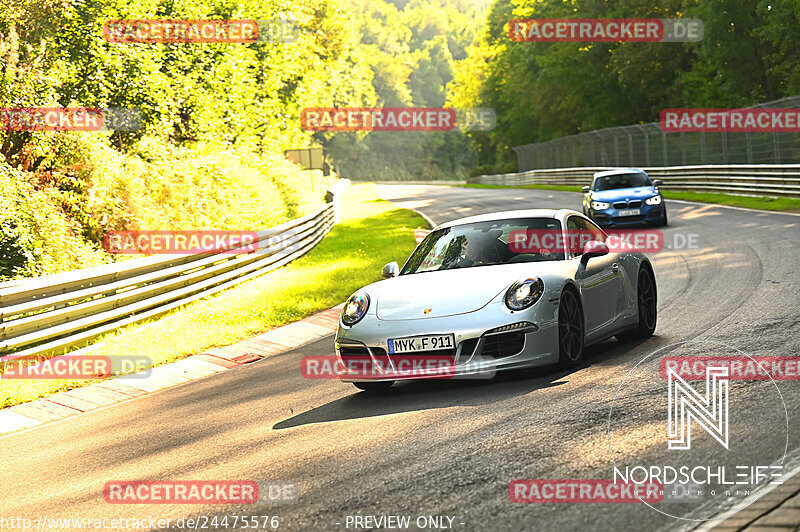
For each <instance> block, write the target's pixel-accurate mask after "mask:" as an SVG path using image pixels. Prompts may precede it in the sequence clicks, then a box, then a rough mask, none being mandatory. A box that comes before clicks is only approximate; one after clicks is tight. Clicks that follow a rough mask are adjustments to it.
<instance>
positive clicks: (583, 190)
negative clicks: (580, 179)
mask: <svg viewBox="0 0 800 532" xmlns="http://www.w3.org/2000/svg"><path fill="white" fill-rule="evenodd" d="M581 192H584V193H585V192H589V187H588V186H585V187H581Z"/></svg>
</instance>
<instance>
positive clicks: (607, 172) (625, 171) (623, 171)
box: [592, 168, 647, 179]
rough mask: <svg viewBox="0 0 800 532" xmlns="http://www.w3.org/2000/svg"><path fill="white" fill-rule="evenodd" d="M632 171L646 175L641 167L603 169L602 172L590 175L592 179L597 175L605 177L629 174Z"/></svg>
mask: <svg viewBox="0 0 800 532" xmlns="http://www.w3.org/2000/svg"><path fill="white" fill-rule="evenodd" d="M632 172H635V173H637V174H644V175H647V172H645V171H644V170H642V169H641V168H617V169H615V170H603V171H602V172H595V173H594V175H593V176H592V179H596V178H598V177H605V176H608V175H616V174H630V173H632Z"/></svg>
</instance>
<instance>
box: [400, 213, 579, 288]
mask: <svg viewBox="0 0 800 532" xmlns="http://www.w3.org/2000/svg"><path fill="white" fill-rule="evenodd" d="M560 229H561V223H560V222H559V221H558V220H555V219H553V218H523V219H514V220H492V221H488V222H476V223H470V224H463V225H456V226H453V227H446V228H443V229H439V230H437V231H433V232H432V233H431V234H429V235H428V236H427V237H426V238H425V240H423V241H422V242H421V243H420V245H419V246H417V249H415V250H414V253H412V254H411V257H409V259H408V261H407V262H406V264H405V266H403V269H402V270H401V272H400V275H405V274H410V273H421V272H427V271H434V270H452V269H457V268H471V267H476V266H492V265H497V264H512V263H518V262H539V261H550V260H564V253H563V252H561V253H559V252H553V251H552V250H547V249H537V250H533V249H527V248H526V249H521V248H519V249H517V248H515V247H514V246H509V241H510V240H512V239H513V238H515V235H519V234H530V232H531V231H542V230H544V231H547V232H555V231H558V230H560ZM528 251H536V252H531V253H529V252H528Z"/></svg>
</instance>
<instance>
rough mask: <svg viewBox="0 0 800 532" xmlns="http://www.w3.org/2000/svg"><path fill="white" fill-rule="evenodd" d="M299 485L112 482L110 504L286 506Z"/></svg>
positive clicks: (106, 494)
mask: <svg viewBox="0 0 800 532" xmlns="http://www.w3.org/2000/svg"><path fill="white" fill-rule="evenodd" d="M299 495H300V491H299V489H298V486H297V484H296V483H295V482H275V481H269V482H256V481H254V480H111V481H109V482H106V483H105V485H104V486H103V498H104V499H105V501H106V502H107V503H109V504H255V503H260V504H285V503H293V502H295V501H296V500H297V499H298V497H299Z"/></svg>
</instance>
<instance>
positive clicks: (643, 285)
mask: <svg viewBox="0 0 800 532" xmlns="http://www.w3.org/2000/svg"><path fill="white" fill-rule="evenodd" d="M636 305H637V310H638V314H639V323H638V325H637V326H636V328H635V329H631V330H630V331H626V332H624V333H621V334H618V335H617V338H619V339H620V340H634V339H636V338H647V337H649V336H653V332H655V330H656V322H657V321H658V293H657V291H656V280H655V277H653V272H652V271H650V268H647V267H644V268H640V269H639V275H638V278H637V281H636Z"/></svg>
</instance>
